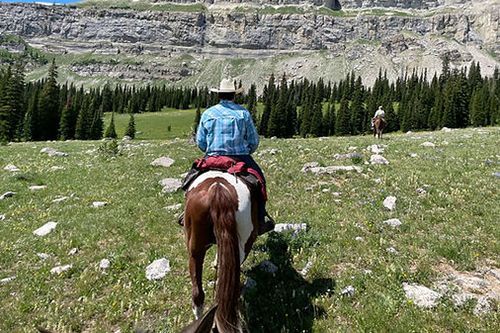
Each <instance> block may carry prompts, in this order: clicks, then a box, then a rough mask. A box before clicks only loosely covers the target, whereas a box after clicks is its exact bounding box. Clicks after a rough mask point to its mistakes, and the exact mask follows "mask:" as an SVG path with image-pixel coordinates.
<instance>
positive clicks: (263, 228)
mask: <svg viewBox="0 0 500 333" xmlns="http://www.w3.org/2000/svg"><path fill="white" fill-rule="evenodd" d="M263 215H264V216H262V217H261V218H259V230H258V231H257V234H258V235H259V236H260V235H263V234H265V233H266V232H269V231H273V230H274V225H275V223H274V220H273V219H272V217H271V216H269V214H268V213H267V212H266V211H265V210H264V214H263Z"/></svg>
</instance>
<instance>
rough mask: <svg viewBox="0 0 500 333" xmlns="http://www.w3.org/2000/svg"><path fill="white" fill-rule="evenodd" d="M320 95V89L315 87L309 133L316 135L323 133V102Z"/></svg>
mask: <svg viewBox="0 0 500 333" xmlns="http://www.w3.org/2000/svg"><path fill="white" fill-rule="evenodd" d="M322 100H323V99H322V97H321V90H320V89H316V94H315V96H314V104H313V109H312V119H311V131H310V132H311V134H313V135H314V136H316V137H320V136H322V135H323V123H324V120H323V102H322Z"/></svg>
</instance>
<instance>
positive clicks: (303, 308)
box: [244, 233, 335, 333]
mask: <svg viewBox="0 0 500 333" xmlns="http://www.w3.org/2000/svg"><path fill="white" fill-rule="evenodd" d="M265 246H266V248H267V251H268V252H269V255H270V257H269V260H270V261H271V262H272V263H274V264H275V265H276V266H277V267H278V270H277V272H276V273H274V274H273V273H268V272H265V271H263V270H262V269H261V268H260V267H259V266H255V267H253V268H252V269H250V270H249V271H247V272H246V275H247V276H248V277H250V278H252V279H254V280H255V281H256V282H257V285H256V287H254V288H252V289H250V290H247V291H246V292H245V294H244V301H245V307H244V308H245V310H246V313H245V321H246V326H247V329H248V332H252V333H255V332H312V327H313V323H314V320H315V319H316V318H319V317H322V316H325V314H326V312H325V310H324V309H323V308H321V307H318V306H316V305H314V304H313V299H314V298H316V297H318V296H320V295H327V294H329V293H331V292H333V289H334V288H335V281H333V280H332V279H315V280H314V281H313V282H308V281H307V280H305V279H304V278H303V277H302V275H301V274H300V273H299V272H297V271H296V270H295V269H294V268H293V266H292V259H291V254H290V252H289V246H288V242H287V241H286V237H285V236H283V235H282V234H278V233H271V234H269V236H268V239H267V242H266V245H265Z"/></svg>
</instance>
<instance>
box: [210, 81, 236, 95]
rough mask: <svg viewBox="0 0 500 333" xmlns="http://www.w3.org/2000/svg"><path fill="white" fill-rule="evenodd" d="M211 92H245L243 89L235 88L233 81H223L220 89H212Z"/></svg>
mask: <svg viewBox="0 0 500 333" xmlns="http://www.w3.org/2000/svg"><path fill="white" fill-rule="evenodd" d="M210 91H211V92H216V93H237V94H239V93H241V92H242V91H243V88H238V89H236V88H235V87H234V82H233V80H231V79H222V81H221V82H220V86H219V89H217V88H212V89H210Z"/></svg>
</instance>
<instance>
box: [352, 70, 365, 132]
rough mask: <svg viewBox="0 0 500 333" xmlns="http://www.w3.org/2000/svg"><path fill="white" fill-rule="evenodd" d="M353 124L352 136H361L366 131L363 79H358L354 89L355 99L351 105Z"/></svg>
mask: <svg viewBox="0 0 500 333" xmlns="http://www.w3.org/2000/svg"><path fill="white" fill-rule="evenodd" d="M351 115H352V119H351V124H352V132H351V133H352V134H355V135H356V134H360V133H363V132H364V130H365V124H366V120H367V119H366V118H367V117H366V115H365V107H364V105H363V85H362V82H361V77H358V79H357V80H356V83H355V84H354V88H353V98H352V103H351Z"/></svg>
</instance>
